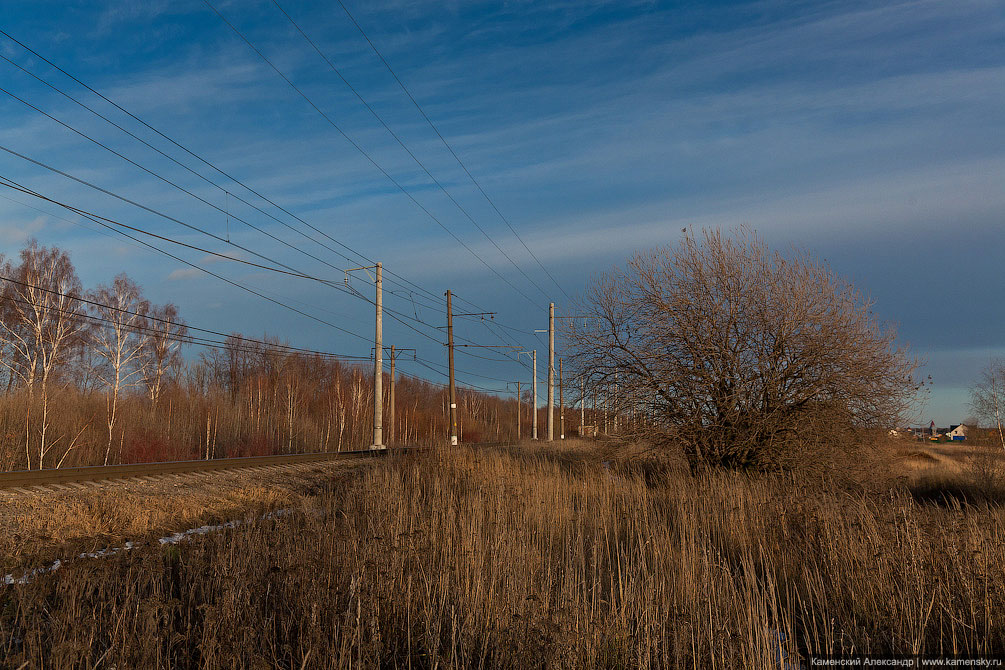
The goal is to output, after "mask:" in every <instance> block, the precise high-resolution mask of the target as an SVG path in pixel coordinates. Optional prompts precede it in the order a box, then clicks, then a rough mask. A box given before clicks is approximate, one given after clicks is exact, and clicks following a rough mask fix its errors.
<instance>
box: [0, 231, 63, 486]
mask: <svg viewBox="0 0 1005 670" xmlns="http://www.w3.org/2000/svg"><path fill="white" fill-rule="evenodd" d="M3 274H4V276H5V277H10V278H11V279H10V280H9V281H5V282H4V291H3V302H4V311H3V318H2V319H0V329H2V331H3V336H4V337H3V339H4V341H5V343H6V346H7V348H8V350H7V352H6V354H7V355H5V356H4V357H3V358H0V360H2V362H3V365H4V366H5V367H6V368H7V370H8V371H9V373H10V375H11V379H12V381H16V382H17V383H19V384H20V385H23V386H24V387H25V388H27V389H28V413H27V415H26V417H25V460H26V463H27V468H28V469H29V470H30V469H31V467H32V465H33V464H34V465H35V466H36V467H38V468H39V469H41V467H42V464H43V460H44V459H45V456H46V455H47V454H48V452H49V451H50V450H51V449H52V447H53V446H54V444H55V443H54V442H50V441H49V440H48V429H49V419H50V417H49V400H50V398H49V395H50V386H51V384H52V383H53V382H54V381H55V378H56V375H57V374H58V372H59V370H60V368H61V366H62V365H63V364H64V363H65V362H66V360H67V359H68V358H69V356H70V355H71V353H72V349H73V346H74V344H75V341H76V340H77V338H78V337H79V335H80V333H81V330H82V328H83V325H82V324H83V322H82V320H81V318H80V317H81V315H82V307H81V303H80V300H79V296H80V294H81V286H80V280H79V279H78V278H77V273H76V270H74V268H73V263H71V262H70V257H69V256H68V255H67V254H66V252H64V251H62V250H60V249H58V248H57V247H40V246H39V245H38V242H36V241H35V240H31V241H30V242H29V243H28V246H26V247H25V248H24V249H23V250H22V251H21V262H20V263H19V264H18V265H17V266H16V267H15V266H13V265H11V264H10V263H6V264H5V265H4V268H3ZM36 394H37V395H38V396H39V397H40V399H41V401H42V416H41V421H40V423H39V425H38V427H37V428H36V429H35V430H34V431H33V430H32V420H31V408H32V406H33V404H34V400H35V397H36ZM33 433H37V435H38V447H37V449H34V450H33V449H32V441H33V440H32V435H33ZM33 451H34V453H35V456H36V458H35V459H34V460H33V458H32V452H33Z"/></svg>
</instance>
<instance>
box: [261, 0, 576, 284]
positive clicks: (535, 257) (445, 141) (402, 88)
mask: <svg viewBox="0 0 1005 670" xmlns="http://www.w3.org/2000/svg"><path fill="white" fill-rule="evenodd" d="M273 1H275V0H273ZM338 4H339V6H340V7H342V11H344V12H345V14H346V16H348V17H349V20H350V21H352V24H353V25H354V26H356V30H358V31H359V34H360V35H362V36H363V39H365V40H366V43H367V44H369V45H370V48H371V49H373V53H375V54H376V55H377V58H379V59H380V62H381V63H383V64H384V67H386V68H387V71H388V72H390V73H391V76H392V77H394V80H395V81H396V82H398V86H399V87H401V90H402V91H404V93H405V95H407V96H408V99H409V100H411V101H412V104H413V105H415V108H416V109H417V110H418V111H419V114H421V115H422V118H423V119H425V120H426V123H428V124H429V127H430V128H432V129H433V132H434V133H436V136H437V137H439V138H440V141H441V142H442V143H443V146H445V147H446V148H447V151H449V152H450V155H451V156H453V157H454V160H456V161H457V164H458V165H460V166H461V169H463V170H464V173H465V174H466V175H467V176H468V178H469V179H470V180H471V183H472V184H474V185H475V187H476V188H477V189H478V191H479V192H480V193H481V194H482V196H483V197H484V198H485V200H486V201H487V202H488V203H489V205H491V206H492V209H493V210H495V213H496V214H498V215H499V218H500V219H502V220H503V222H504V223H505V224H506V226H507V227H508V228H509V229H510V231H512V233H513V234H514V235H515V236H516V238H517V239H518V240H520V244H522V245H523V248H524V249H526V250H527V253H528V254H530V256H531V258H533V259H534V261H535V262H537V264H538V265H539V266H540V267H541V269H542V270H544V273H545V274H546V275H548V278H549V279H551V281H552V283H554V284H555V286H557V287H558V290H559V291H561V292H562V293H563V294H564V295H565V297H566V298H568V299H569V301H570V302H571V301H572V296H570V295H569V294H568V293H567V292H566V290H565V289H564V288H562V285H561V284H559V283H558V281H557V280H556V279H555V277H554V276H553V275H552V274H551V272H549V271H548V268H546V267H545V266H544V263H542V262H541V260H540V259H539V258H538V257H537V255H536V254H535V253H534V252H533V251H531V248H530V247H529V246H527V243H526V242H524V240H523V238H522V237H520V233H518V232H517V231H516V228H514V227H513V224H512V223H510V221H509V219H507V218H506V216H505V215H503V213H502V211H500V210H499V208H498V207H497V206H496V203H495V201H493V200H492V198H490V197H489V194H488V193H486V192H485V189H484V188H482V185H481V184H480V183H479V182H478V180H477V179H475V176H474V175H473V174H471V171H470V170H469V169H468V166H467V165H465V164H464V161H462V160H461V157H460V156H458V155H457V152H456V151H454V148H453V147H452V146H450V143H449V142H447V139H446V138H445V137H444V136H443V134H442V133H441V132H440V129H439V128H437V127H436V124H434V123H433V121H432V119H430V118H429V116H428V115H427V114H426V111H425V110H424V109H422V106H421V105H420V104H419V102H418V101H417V100H416V99H415V97H414V96H413V95H412V93H411V92H410V91H409V90H408V88H407V87H406V86H405V84H404V82H402V81H401V78H399V77H398V75H397V73H396V72H395V71H394V69H393V68H392V67H391V64H390V63H388V62H387V59H386V58H384V55H383V54H382V53H380V50H379V49H377V46H376V45H375V44H374V43H373V40H371V39H370V37H369V35H367V34H366V31H365V30H363V27H362V26H360V25H359V22H358V21H357V20H356V17H354V16H353V15H352V12H350V11H349V9H348V8H347V7H346V6H345V3H344V2H343V1H342V0H338ZM284 13H285V12H284Z"/></svg>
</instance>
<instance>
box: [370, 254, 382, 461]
mask: <svg viewBox="0 0 1005 670" xmlns="http://www.w3.org/2000/svg"><path fill="white" fill-rule="evenodd" d="M381 270H382V267H381V264H380V263H377V270H376V277H377V278H376V280H375V281H374V284H375V285H376V287H377V299H376V300H375V302H376V304H377V323H376V326H375V327H374V338H373V339H374V344H373V346H374V352H373V356H374V359H373V444H372V445H370V448H371V449H386V447H385V446H384V425H383V420H384V417H383V412H384V389H383V381H384V308H383V303H384V289H383V276H382V273H381Z"/></svg>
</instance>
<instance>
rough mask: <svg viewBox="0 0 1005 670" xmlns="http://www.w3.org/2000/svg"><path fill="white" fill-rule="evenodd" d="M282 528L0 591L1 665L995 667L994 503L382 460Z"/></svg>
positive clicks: (577, 463) (475, 459) (279, 523)
mask: <svg viewBox="0 0 1005 670" xmlns="http://www.w3.org/2000/svg"><path fill="white" fill-rule="evenodd" d="M605 461H606V464H605ZM299 509H300V512H299V513H297V514H294V515H291V516H289V517H285V518H283V519H277V520H266V521H259V522H255V523H251V524H249V525H247V526H242V527H240V528H238V529H236V530H232V531H227V532H225V533H219V534H216V535H213V536H208V537H205V538H202V539H200V540H198V541H193V542H191V543H187V544H183V545H180V546H178V547H174V548H169V549H166V550H164V549H156V548H155V549H148V550H138V551H136V552H131V553H130V554H126V555H122V556H119V557H116V558H114V559H109V560H106V561H100V562H99V561H94V562H78V563H75V564H71V565H69V566H68V567H66V568H65V569H64V570H61V571H60V572H59V573H56V574H54V575H51V576H47V577H44V578H41V579H39V580H37V581H36V582H34V583H32V584H29V585H23V586H17V587H12V588H7V589H6V590H3V591H0V658H6V659H8V660H7V662H8V663H9V664H11V665H12V666H13V667H15V668H16V667H19V666H20V664H21V663H23V662H27V663H29V664H30V666H29V667H47V668H63V667H66V668H69V667H92V666H94V665H97V664H99V663H101V664H104V665H102V667H108V666H111V665H115V666H116V667H119V668H126V667H128V668H140V667H143V668H162V667H180V668H187V667H192V668H196V667H198V668H220V667H226V668H272V667H284V668H335V667H360V668H373V667H392V668H393V667H401V668H405V667H410V668H411V667H415V668H474V667H479V668H480V667H488V668H527V667H540V668H545V667H547V668H555V667H567V668H594V667H596V668H636V667H642V668H662V667H681V668H683V667H689V668H695V667H701V668H705V667H715V668H767V667H780V664H779V663H778V658H779V654H780V653H784V654H787V655H788V657H789V658H790V659H795V658H799V657H803V658H805V656H806V655H808V654H809V653H811V652H823V651H830V652H840V651H858V652H882V651H897V652H927V653H963V652H967V653H974V654H978V653H993V652H997V653H1002V652H1005V626H1003V624H1002V622H1001V620H1000V619H999V618H998V616H999V612H1001V610H1002V607H1003V605H1005V582H1003V580H1002V579H1001V574H1002V573H1003V569H1005V514H1003V511H1002V510H1001V509H1000V508H997V507H988V506H983V507H964V508H960V507H958V506H957V507H948V508H947V507H940V506H935V505H925V504H918V503H917V502H915V501H914V500H913V499H912V498H911V496H910V495H909V493H908V492H907V491H906V489H905V490H899V491H895V490H894V491H891V490H888V491H886V492H885V493H882V494H877V493H875V492H874V491H871V490H868V489H863V490H854V489H847V488H840V487H836V488H829V487H824V486H823V485H820V484H815V483H809V482H804V481H798V480H793V479H792V478H791V477H781V476H763V475H762V476H748V475H742V474H737V473H720V474H705V475H701V476H697V477H695V476H691V475H690V474H688V473H687V472H686V471H683V470H681V469H680V468H677V467H675V466H674V465H673V463H665V462H663V463H661V462H660V459H657V458H654V457H652V456H650V455H646V453H645V452H644V450H642V451H640V452H638V453H634V452H633V453H625V452H623V451H620V450H614V449H611V450H610V451H609V452H604V453H596V452H593V451H592V450H590V449H589V448H587V447H582V446H577V445H563V448H562V449H560V450H554V451H553V450H548V449H543V448H534V449H532V450H508V451H507V450H481V451H476V450H472V449H457V450H454V451H446V450H440V451H432V452H428V453H425V454H418V455H410V456H407V457H400V458H396V459H389V460H388V461H384V462H381V463H379V464H377V465H376V466H375V467H374V468H372V469H368V470H365V471H362V472H361V474H360V475H359V476H358V477H357V478H355V479H353V480H350V481H348V482H346V483H345V484H344V485H340V486H337V487H333V488H332V489H331V490H330V491H329V492H327V493H326V494H325V495H322V496H320V497H319V498H310V497H305V498H303V499H302V502H301V504H300V506H299Z"/></svg>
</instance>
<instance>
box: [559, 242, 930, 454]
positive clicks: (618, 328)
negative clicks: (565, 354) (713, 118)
mask: <svg viewBox="0 0 1005 670" xmlns="http://www.w3.org/2000/svg"><path fill="white" fill-rule="evenodd" d="M870 307H871V304H870V303H869V302H868V301H866V300H865V299H863V297H862V296H861V294H860V293H859V292H857V291H856V290H855V289H854V287H852V286H851V285H850V284H849V283H847V282H845V281H843V280H842V279H840V278H838V277H836V276H835V275H834V274H833V273H832V272H831V271H830V270H829V269H828V268H826V267H825V266H823V265H821V264H819V263H817V262H815V261H813V260H812V259H811V258H809V257H807V256H806V255H795V256H794V257H792V258H785V257H783V256H781V255H780V254H777V253H771V252H770V251H769V250H768V249H767V247H766V246H765V245H764V244H763V243H762V242H761V241H760V240H758V239H757V237H756V236H755V235H754V234H753V233H750V232H747V231H741V232H740V233H738V234H737V235H735V236H732V237H729V236H723V235H722V234H721V233H720V232H708V231H706V232H705V233H704V234H703V235H702V236H701V237H699V238H696V237H695V236H694V235H693V234H692V233H690V232H687V233H686V234H685V236H684V238H683V239H682V240H681V242H680V243H679V244H678V245H677V246H675V247H661V248H657V249H655V250H653V251H650V252H646V253H639V254H636V255H635V256H633V257H632V258H631V259H630V260H629V261H628V264H627V267H625V268H624V269H614V270H612V271H610V272H608V273H605V274H602V275H600V276H598V277H595V278H594V279H592V280H591V282H590V284H589V286H588V289H587V293H586V296H585V299H584V301H583V304H582V305H581V306H580V313H581V314H582V315H584V316H587V317H591V318H586V319H575V320H572V321H570V323H569V325H568V326H567V336H568V338H569V343H570V345H571V349H572V351H573V352H574V353H573V355H572V356H571V357H569V358H567V359H566V360H567V362H570V363H572V364H573V365H574V366H575V369H576V370H577V371H578V374H579V375H580V376H581V377H582V378H584V379H586V380H588V383H589V388H588V390H587V394H588V395H589V394H591V393H593V389H597V388H599V389H601V390H603V389H609V388H612V387H613V384H614V383H616V384H617V385H618V392H617V393H615V394H613V395H612V396H611V397H610V403H611V404H610V407H609V409H610V411H612V412H614V413H615V415H617V414H619V413H621V414H623V413H624V412H626V410H628V409H629V408H628V406H627V405H626V403H627V402H628V400H627V399H629V398H633V397H644V398H647V399H648V398H653V399H654V401H653V402H652V404H651V406H650V408H649V411H650V413H651V416H650V417H648V421H646V422H644V423H643V424H641V425H645V426H647V427H648V428H647V429H648V430H651V431H655V432H656V437H657V438H658V439H659V438H661V439H662V440H664V441H667V442H674V443H677V444H680V445H681V446H682V447H683V448H684V450H685V453H686V454H687V456H688V457H689V458H690V460H691V461H692V463H693V464H721V465H727V466H732V467H751V466H753V467H785V466H786V465H787V464H790V463H791V462H792V460H793V459H796V458H800V457H801V454H806V453H809V452H810V451H811V449H810V447H811V446H813V445H814V444H816V446H824V444H825V443H829V442H831V441H832V440H833V439H834V438H836V437H838V436H839V435H840V434H841V433H842V431H846V430H848V429H851V428H862V427H889V426H891V425H896V421H897V419H898V418H899V416H900V414H901V413H902V411H904V410H905V409H906V408H907V406H908V404H909V402H910V400H911V399H912V398H913V397H914V396H915V393H916V391H917V390H918V386H917V384H916V383H915V382H914V380H913V378H912V377H913V373H914V371H915V369H916V363H915V362H914V361H913V360H911V359H910V358H909V357H908V356H907V353H906V351H905V350H904V349H901V348H898V347H897V345H896V343H895V334H894V332H893V330H892V329H890V328H885V327H883V326H881V325H880V324H879V323H877V321H876V320H875V319H874V318H873V316H872V314H871V311H870ZM816 453H818V452H816Z"/></svg>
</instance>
